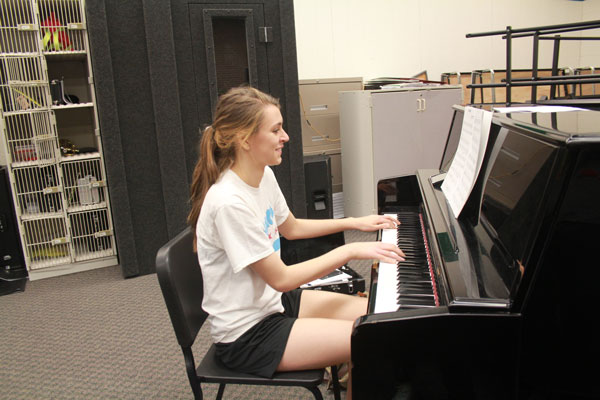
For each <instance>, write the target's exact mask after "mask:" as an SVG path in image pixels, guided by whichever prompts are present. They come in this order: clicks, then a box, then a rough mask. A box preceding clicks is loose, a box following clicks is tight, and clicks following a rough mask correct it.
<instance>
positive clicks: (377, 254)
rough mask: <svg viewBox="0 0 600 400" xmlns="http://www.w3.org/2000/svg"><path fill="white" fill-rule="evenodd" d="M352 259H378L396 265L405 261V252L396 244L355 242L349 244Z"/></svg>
mask: <svg viewBox="0 0 600 400" xmlns="http://www.w3.org/2000/svg"><path fill="white" fill-rule="evenodd" d="M345 246H348V250H349V251H350V258H351V259H352V258H353V259H359V260H369V259H377V260H379V261H382V262H385V263H389V264H396V263H397V262H398V261H404V257H406V256H405V254H404V252H403V251H402V250H401V249H400V248H399V247H398V246H396V245H395V244H391V243H383V242H379V241H376V242H354V243H348V244H346V245H345Z"/></svg>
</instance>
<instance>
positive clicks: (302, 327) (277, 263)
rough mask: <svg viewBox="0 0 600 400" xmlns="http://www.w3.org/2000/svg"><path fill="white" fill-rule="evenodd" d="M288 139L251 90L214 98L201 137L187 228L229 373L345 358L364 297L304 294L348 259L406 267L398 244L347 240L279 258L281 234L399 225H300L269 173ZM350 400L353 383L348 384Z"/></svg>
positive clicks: (269, 101) (270, 104)
mask: <svg viewBox="0 0 600 400" xmlns="http://www.w3.org/2000/svg"><path fill="white" fill-rule="evenodd" d="M288 140H289V137H288V135H287V133H286V132H285V130H284V129H283V119H282V117H281V113H280V111H279V102H278V101H277V100H276V99H274V98H273V97H271V96H270V95H267V94H265V93H262V92H260V91H258V90H256V89H254V88H251V87H239V88H234V89H231V90H229V91H228V92H227V93H226V94H224V95H222V96H221V97H220V98H219V101H218V103H217V107H216V111H215V117H214V122H213V124H212V125H211V126H209V127H207V128H206V129H205V130H204V133H203V135H202V140H201V142H200V159H199V161H198V163H197V165H196V167H195V170H194V177H193V182H192V187H191V203H192V210H191V212H190V215H189V218H188V222H189V223H190V224H191V225H192V226H194V227H195V228H196V247H197V251H198V260H199V262H200V265H201V268H202V275H203V278H204V300H203V308H204V309H205V311H206V312H207V313H208V314H209V322H210V326H211V336H212V338H213V340H214V342H215V343H216V344H217V353H218V355H219V357H220V358H221V360H222V361H223V362H224V363H225V364H226V365H227V366H229V367H230V368H233V369H238V370H240V371H244V372H249V373H253V374H258V375H262V376H271V375H272V374H273V373H274V372H275V371H286V370H299V369H311V368H321V367H325V366H328V365H336V364H340V363H343V362H347V361H349V360H350V335H351V331H352V325H353V322H354V320H355V319H356V318H358V317H359V316H361V315H363V314H364V313H365V312H366V305H367V302H366V299H364V298H360V297H356V296H348V295H343V294H339V293H332V292H325V291H311V290H305V291H302V290H300V289H297V288H298V287H299V286H300V285H302V284H305V283H307V282H310V281H312V280H314V279H317V278H320V277H322V276H324V275H326V274H328V273H329V272H331V271H333V270H334V269H336V268H338V267H340V266H342V265H344V264H346V263H347V262H348V261H349V260H351V259H379V260H381V261H384V262H397V261H400V260H403V258H402V257H403V256H404V253H403V252H402V251H401V250H400V249H399V248H398V247H397V246H395V245H390V244H385V243H381V242H365V243H349V244H346V245H343V246H340V247H338V248H336V249H334V250H332V251H330V252H328V253H326V254H324V255H322V256H319V257H316V258H314V259H311V260H309V261H305V262H301V263H298V264H295V265H285V264H284V263H283V261H282V260H281V258H280V251H279V250H280V240H279V235H280V234H281V235H283V236H284V237H285V238H287V239H301V238H312V237H317V236H322V235H327V234H331V233H335V232H340V231H343V230H346V229H359V230H362V231H375V230H379V229H383V228H393V227H395V226H396V224H398V223H399V222H398V220H396V219H394V218H391V217H387V216H377V215H372V216H367V217H362V218H345V219H335V220H306V219H297V218H295V217H294V215H293V214H292V213H291V212H290V210H289V209H288V206H287V205H286V202H285V199H284V197H283V194H282V193H281V190H280V189H279V186H278V184H277V181H276V179H275V175H274V174H273V171H272V170H271V169H270V168H269V167H270V166H274V165H278V164H280V163H281V154H282V149H283V147H284V145H285V143H286V142H287V141H288ZM347 395H348V398H351V384H350V382H349V383H348V391H347Z"/></svg>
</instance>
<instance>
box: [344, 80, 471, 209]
mask: <svg viewBox="0 0 600 400" xmlns="http://www.w3.org/2000/svg"><path fill="white" fill-rule="evenodd" d="M455 104H462V88H461V86H458V85H441V86H421V87H416V88H415V87H413V88H403V89H394V90H353V91H345V92H340V93H339V109H340V111H339V112H340V135H341V144H342V149H341V150H342V177H343V187H344V215H345V216H347V217H358V216H362V215H368V214H374V213H377V188H376V186H377V182H378V181H380V180H381V179H385V178H391V177H396V176H403V175H410V174H414V173H415V171H416V170H417V169H421V168H438V167H439V165H440V161H441V158H442V154H443V151H444V147H445V145H446V139H447V137H448V131H449V127H450V123H451V119H452V106H453V105H455Z"/></svg>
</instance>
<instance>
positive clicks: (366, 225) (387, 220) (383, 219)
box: [355, 215, 400, 232]
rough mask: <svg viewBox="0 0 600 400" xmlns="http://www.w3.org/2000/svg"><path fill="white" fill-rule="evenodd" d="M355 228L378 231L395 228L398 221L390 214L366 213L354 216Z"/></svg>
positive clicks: (398, 223) (364, 230)
mask: <svg viewBox="0 0 600 400" xmlns="http://www.w3.org/2000/svg"><path fill="white" fill-rule="evenodd" d="M355 220H356V229H358V230H361V231H363V232H372V231H378V230H380V229H396V227H397V226H398V225H400V221H398V219H397V218H396V217H394V216H391V215H367V216H365V217H359V218H355Z"/></svg>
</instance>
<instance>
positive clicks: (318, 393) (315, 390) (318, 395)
mask: <svg viewBox="0 0 600 400" xmlns="http://www.w3.org/2000/svg"><path fill="white" fill-rule="evenodd" d="M307 389H308V390H310V391H311V392H312V394H313V396H315V399H316V400H323V395H322V394H321V391H320V390H319V388H318V387H316V386H313V387H307Z"/></svg>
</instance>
